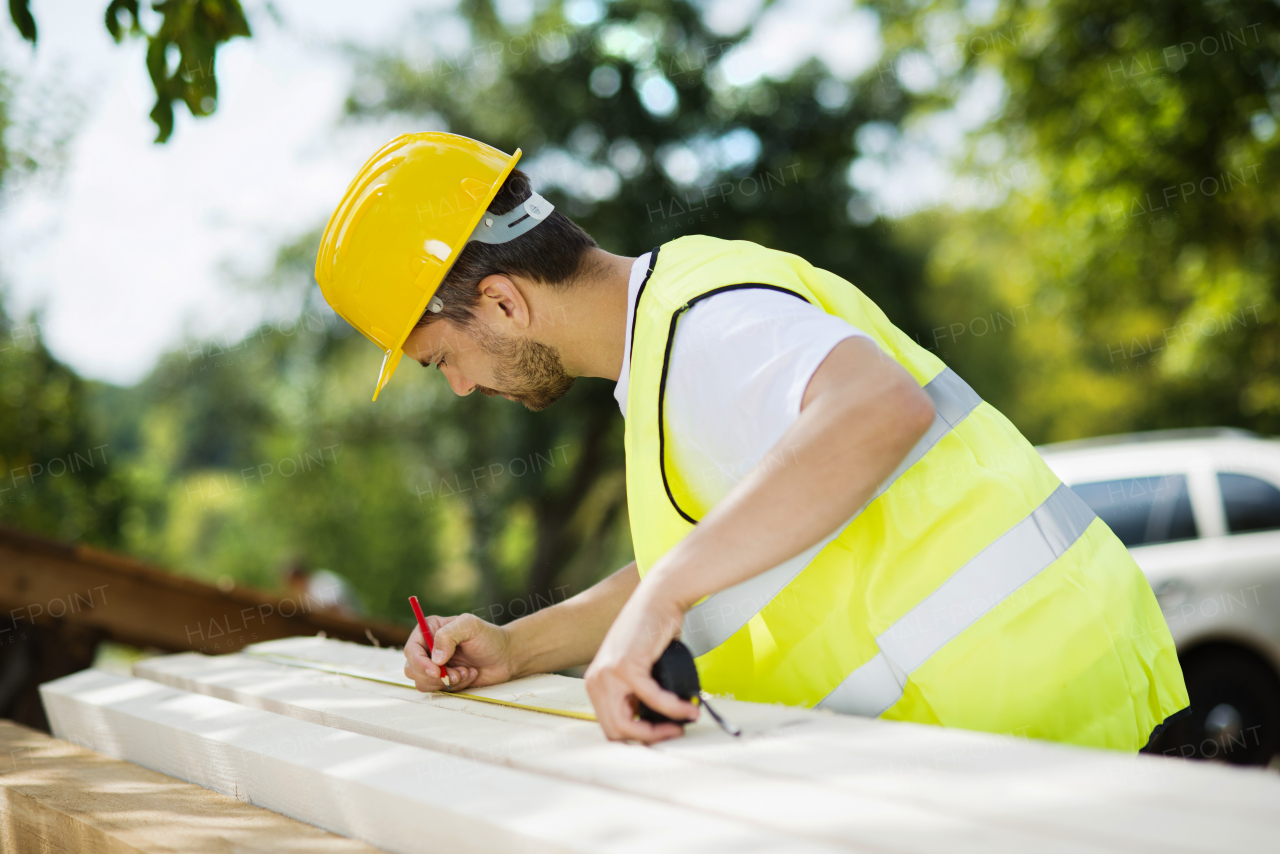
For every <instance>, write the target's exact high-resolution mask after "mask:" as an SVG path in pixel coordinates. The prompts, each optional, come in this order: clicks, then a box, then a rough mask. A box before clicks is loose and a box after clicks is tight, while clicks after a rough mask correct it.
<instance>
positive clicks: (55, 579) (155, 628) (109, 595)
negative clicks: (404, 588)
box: [0, 528, 409, 654]
mask: <svg viewBox="0 0 1280 854" xmlns="http://www.w3.org/2000/svg"><path fill="white" fill-rule="evenodd" d="M57 625H76V626H84V627H89V628H92V629H96V630H99V631H101V632H102V633H103V636H104V637H106V638H108V639H110V640H115V641H119V642H121V643H126V644H131V645H133V646H139V647H154V648H157V649H161V650H166V651H171V652H179V651H195V652H204V653H208V654H220V653H225V652H235V651H237V650H240V649H242V648H243V647H245V646H248V645H249V644H251V643H258V642H260V641H264V640H271V639H273V638H282V637H294V636H297V635H314V634H316V633H318V632H324V633H325V634H326V635H327V636H328V637H332V638H341V639H343V640H350V641H356V642H359V643H368V642H369V638H370V637H373V638H376V639H377V641H378V642H379V643H381V644H386V645H394V646H403V645H404V643H405V641H406V640H407V639H408V637H409V630H408V629H406V628H403V627H401V626H394V625H389V624H377V623H365V622H361V621H358V620H353V619H350V618H347V617H343V616H340V615H338V614H335V613H332V612H327V611H325V610H323V603H320V602H318V601H317V600H316V599H314V598H313V597H310V596H303V595H300V594H298V595H293V596H273V595H269V594H267V593H263V592H260V591H256V590H248V589H244V588H232V589H230V590H221V589H219V588H218V587H216V586H214V585H212V584H206V583H204V582H201V581H196V580H195V579H191V578H184V577H182V576H179V575H174V574H172V573H170V572H166V571H164V570H162V569H158V568H156V567H153V566H149V565H147V564H144V563H142V562H140V561H136V560H133V559H131V558H126V557H122V556H120V555H115V554H111V553H109V552H104V551H100V550H98V549H94V548H90V547H88V546H81V545H66V544H63V543H55V542H52V541H49V540H45V539H42V538H40V537H34V536H31V535H29V534H23V533H19V532H17V531H12V530H7V529H4V528H0V646H4V645H8V644H14V643H20V642H21V641H22V639H23V638H22V635H23V633H24V631H26V630H27V629H29V628H31V627H35V626H57Z"/></svg>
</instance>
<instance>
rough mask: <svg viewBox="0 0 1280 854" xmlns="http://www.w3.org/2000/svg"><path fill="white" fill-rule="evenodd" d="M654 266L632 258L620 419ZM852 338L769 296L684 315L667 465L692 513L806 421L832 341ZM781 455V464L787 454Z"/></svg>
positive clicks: (801, 307)
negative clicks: (637, 319)
mask: <svg viewBox="0 0 1280 854" xmlns="http://www.w3.org/2000/svg"><path fill="white" fill-rule="evenodd" d="M648 269H649V253H646V254H644V255H642V256H640V257H639V258H637V259H636V262H635V264H634V265H633V266H632V268H631V279H630V282H629V284H628V286H627V333H626V341H625V342H624V348H623V351H622V353H623V355H622V374H621V375H620V376H619V378H618V384H617V386H616V387H615V388H614V390H613V396H614V397H615V398H616V399H617V401H618V406H619V407H621V408H622V414H623V416H624V417H625V416H626V414H627V388H628V386H629V384H630V383H629V381H630V373H631V324H632V317H633V315H634V313H635V305H636V295H637V293H638V292H639V290H640V283H641V282H643V281H644V277H645V273H647V272H648ZM854 336H862V337H864V338H865V337H867V336H866V334H865V333H863V332H862V331H861V330H859V329H858V328H857V327H855V326H853V325H852V324H850V323H848V322H846V321H844V320H842V319H841V318H839V317H835V316H834V315H830V314H827V313H826V312H825V311H823V310H822V309H820V308H818V307H817V306H814V305H811V304H810V303H808V302H805V301H804V300H802V299H799V298H797V297H795V296H793V295H791V294H787V293H781V292H779V291H773V290H766V289H757V288H750V289H740V290H733V291H726V292H724V293H720V294H716V295H715V296H712V297H707V298H706V299H704V300H702V301H700V302H698V303H697V304H696V305H694V306H693V307H692V308H690V309H689V310H688V311H686V312H685V313H684V314H682V315H681V316H680V320H679V321H678V322H677V323H676V332H675V341H674V343H673V344H672V346H671V360H670V363H669V365H668V367H667V389H666V402H665V411H666V428H667V429H666V439H667V448H668V450H669V453H670V454H671V457H670V461H671V463H672V465H673V466H674V467H675V468H678V469H679V470H680V472H681V473H682V474H683V475H684V477H685V480H686V482H687V486H688V487H689V490H690V492H692V494H693V501H694V503H695V506H694V507H686V508H684V509H685V510H686V511H687V512H691V513H692V514H693V515H694V516H695V517H696V518H699V519H700V518H702V516H704V515H705V514H706V512H707V511H708V510H710V509H711V508H712V507H714V506H715V505H716V504H717V503H719V502H720V500H721V499H723V498H724V497H725V496H726V495H728V494H729V491H730V490H732V489H733V487H734V486H735V485H737V483H738V481H740V480H742V478H744V477H745V476H746V475H747V473H748V472H750V471H751V470H752V469H753V468H755V466H756V465H757V464H758V463H759V462H760V461H761V460H763V459H764V457H765V455H766V454H768V453H769V452H770V450H772V449H773V447H774V445H776V444H777V443H778V440H779V439H780V438H782V434H783V433H785V432H786V431H787V430H788V429H789V428H790V427H791V425H792V424H794V423H795V420H796V419H797V418H798V417H799V416H800V401H801V400H802V399H803V397H804V392H805V389H806V388H807V387H808V385H809V380H810V378H812V377H813V373H814V371H816V370H817V369H818V365H820V364H822V360H823V359H825V358H826V357H827V354H828V353H830V352H831V349H832V348H833V347H835V346H836V344H838V343H840V342H841V341H843V340H844V339H846V338H851V337H854ZM780 453H782V455H783V456H784V457H785V454H786V449H780ZM780 462H782V461H780ZM682 506H683V502H682Z"/></svg>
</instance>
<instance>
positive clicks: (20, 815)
mask: <svg viewBox="0 0 1280 854" xmlns="http://www.w3.org/2000/svg"><path fill="white" fill-rule="evenodd" d="M377 850H378V849H376V848H372V847H370V846H368V845H366V844H364V843H363V842H357V841H355V840H352V839H345V838H343V837H341V836H336V835H334V834H331V833H327V832H325V831H323V830H320V829H318V828H315V827H311V826H310V825H307V824H303V823H302V822H299V821H294V820H293V819H290V818H285V817H284V816H282V815H278V814H276V813H273V812H271V811H269V810H265V809H262V808H260V807H255V806H251V805H250V804H246V803H243V802H241V801H238V800H236V799H235V798H232V797H228V796H227V795H221V794H218V793H217V792H211V791H209V790H208V789H203V788H201V787H199V786H194V785H192V784H190V783H184V782H182V781H181V780H176V779H174V778H173V777H168V776H165V775H164V774H159V773H157V772H155V771H150V770H148V769H146V768H143V767H141V766H139V765H134V764H132V763H130V762H123V761H121V760H119V759H112V758H111V757H108V756H104V755H102V754H101V753H96V752H94V751H91V750H86V749H84V748H82V747H78V746H76V745H74V744H72V743H71V742H68V741H63V740H61V739H53V738H50V737H49V736H47V735H45V734H44V733H40V732H36V731H35V730H31V729H27V728H26V727H22V726H18V725H17V724H14V723H11V722H9V721H0V851H4V852H5V854H49V852H79V854H126V852H128V854H175V852H184V854H294V852H296V854H376V852H377Z"/></svg>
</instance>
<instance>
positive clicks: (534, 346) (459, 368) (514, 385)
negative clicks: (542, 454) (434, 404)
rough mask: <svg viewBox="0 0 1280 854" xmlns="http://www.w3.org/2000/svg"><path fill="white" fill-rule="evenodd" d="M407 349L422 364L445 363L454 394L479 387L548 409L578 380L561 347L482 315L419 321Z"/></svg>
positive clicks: (488, 393)
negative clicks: (470, 319)
mask: <svg viewBox="0 0 1280 854" xmlns="http://www.w3.org/2000/svg"><path fill="white" fill-rule="evenodd" d="M403 349H404V352H405V355H406V356H408V357H409V358H411V359H413V360H415V361H417V362H419V363H421V364H422V365H424V366H426V367H432V366H434V367H437V368H439V369H440V371H441V372H442V373H443V374H444V375H445V378H446V379H447V380H448V381H449V387H450V388H452V389H453V391H454V394H458V395H463V396H465V395H468V394H470V393H471V392H472V391H473V390H478V391H479V392H480V393H481V394H483V395H486V396H488V397H493V396H495V395H501V396H502V397H505V398H506V399H507V400H514V401H516V402H518V403H523V404H524V405H525V406H526V407H527V408H528V409H530V410H532V411H533V412H538V411H540V410H543V409H546V408H547V407H548V406H550V405H551V404H553V403H555V402H556V401H557V400H559V399H560V398H562V397H564V396H565V394H567V393H568V391H569V389H570V388H571V387H572V386H573V377H571V376H569V374H568V373H567V372H566V371H565V369H564V364H563V363H562V362H561V360H560V353H559V352H558V351H557V350H556V349H555V348H553V347H549V346H547V345H546V344H542V343H539V342H537V341H531V340H529V339H528V338H526V337H522V336H513V335H506V334H503V333H500V332H497V331H495V330H493V329H492V328H490V327H489V326H487V325H485V324H484V322H483V321H481V320H479V319H477V320H476V322H474V323H473V324H472V325H471V326H470V327H468V328H466V329H460V328H458V327H456V326H454V325H453V324H452V323H451V322H449V321H446V320H437V321H435V322H434V323H430V324H428V325H426V326H423V327H419V328H417V329H415V330H413V333H412V334H411V335H410V336H409V339H408V340H407V341H405V342H404V348H403Z"/></svg>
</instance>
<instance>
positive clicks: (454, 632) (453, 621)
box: [431, 614, 481, 664]
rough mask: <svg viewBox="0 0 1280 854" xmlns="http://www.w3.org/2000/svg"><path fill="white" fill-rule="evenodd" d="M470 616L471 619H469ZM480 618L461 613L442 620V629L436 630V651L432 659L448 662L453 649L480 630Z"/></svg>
mask: <svg viewBox="0 0 1280 854" xmlns="http://www.w3.org/2000/svg"><path fill="white" fill-rule="evenodd" d="M468 617H470V619H467V618H468ZM480 628H481V627H480V620H479V619H478V618H477V617H475V616H474V615H472V614H461V615H459V616H457V617H452V618H450V619H448V620H447V621H446V620H441V621H440V630H439V631H435V630H434V629H433V630H432V631H433V632H434V633H435V636H436V638H435V640H436V643H435V652H433V653H432V655H431V660H432V661H434V662H435V663H436V664H448V663H449V659H450V658H452V657H453V651H454V650H455V649H457V648H458V646H459V645H460V644H462V643H465V642H466V641H469V640H471V639H472V638H473V637H475V636H476V634H478V633H479V631H480Z"/></svg>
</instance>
